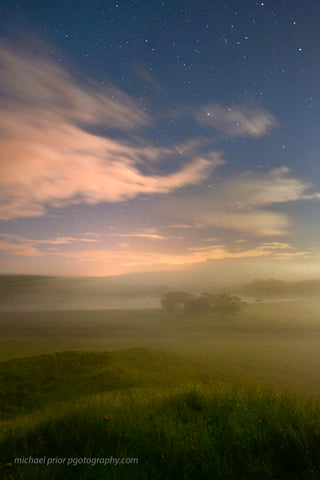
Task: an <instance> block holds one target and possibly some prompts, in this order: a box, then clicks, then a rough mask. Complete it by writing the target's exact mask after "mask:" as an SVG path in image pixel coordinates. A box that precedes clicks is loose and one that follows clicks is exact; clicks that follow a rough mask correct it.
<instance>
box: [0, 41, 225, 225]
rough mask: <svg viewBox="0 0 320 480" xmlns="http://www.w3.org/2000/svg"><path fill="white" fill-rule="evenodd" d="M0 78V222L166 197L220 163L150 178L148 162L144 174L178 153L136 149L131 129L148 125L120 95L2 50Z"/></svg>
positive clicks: (188, 163) (195, 162)
mask: <svg viewBox="0 0 320 480" xmlns="http://www.w3.org/2000/svg"><path fill="white" fill-rule="evenodd" d="M0 74H1V77H0V78H1V80H0V87H1V91H2V101H1V105H0V114H1V116H0V117H1V118H0V128H1V133H0V148H1V155H2V159H1V164H0V205H1V206H0V217H1V218H4V219H8V218H13V217H17V216H22V217H23V216H24V217H25V216H39V215H43V214H44V213H46V211H47V207H49V206H51V207H62V206H66V205H69V204H72V203H86V204H97V203H100V202H119V201H125V200H128V199H131V198H134V197H136V196H137V195H140V194H160V193H162V194H165V193H169V192H171V191H173V190H175V189H178V188H181V187H184V186H186V185H191V184H197V183H200V182H201V181H203V179H204V178H206V177H207V176H208V169H210V168H212V167H216V166H218V165H221V164H222V163H223V160H222V157H221V154H219V153H212V155H211V156H210V157H208V158H204V157H203V156H199V155H197V154H196V153H194V152H193V153H192V155H189V157H188V158H186V159H184V163H182V165H181V166H180V168H178V169H177V170H176V171H174V172H172V173H170V174H166V173H162V174H161V172H159V170H157V171H156V172H152V171H150V169H151V168H152V162H151V164H150V165H151V166H150V165H149V167H150V168H149V172H150V173H149V174H148V175H147V174H145V173H143V172H142V171H141V169H140V166H141V164H143V163H144V162H146V161H149V162H150V160H155V159H162V158H165V159H166V158H167V157H168V155H170V156H172V155H175V154H176V151H175V149H174V148H172V149H168V148H161V147H159V148H155V147H145V146H140V145H141V144H142V142H141V139H140V141H139V137H138V133H137V129H139V127H141V126H143V125H147V124H148V125H149V124H151V123H152V119H151V118H150V117H149V116H148V115H146V114H145V112H143V111H142V110H140V109H139V107H138V106H137V105H136V104H135V103H134V102H133V101H132V100H131V98H130V97H128V96H127V95H126V94H124V93H122V92H120V91H119V90H117V89H115V88H113V87H112V86H108V87H105V88H104V89H102V88H100V87H97V86H96V85H92V84H86V83H85V82H82V83H80V82H79V81H78V80H76V79H75V78H74V77H72V76H71V75H70V74H69V73H68V72H67V71H66V70H65V69H64V68H63V67H62V66H61V65H58V64H55V63H53V61H52V60H51V61H49V60H48V59H44V58H42V57H41V56H35V55H30V54H26V53H25V52H23V53H22V52H21V51H19V52H17V51H15V50H13V49H12V48H8V47H5V46H3V45H2V46H1V47H0ZM96 127H99V128H101V127H112V128H116V129H119V132H120V133H119V136H118V138H116V139H115V138H106V137H105V136H101V135H97V134H93V133H90V132H89V130H88V129H89V128H90V129H91V131H93V130H94V129H95V128H96ZM133 131H135V137H134V138H135V142H133V141H132V142H131V143H130V141H129V140H128V138H130V132H133ZM121 135H122V138H123V136H125V137H126V140H124V139H121ZM137 140H138V141H137Z"/></svg>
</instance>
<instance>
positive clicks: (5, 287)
mask: <svg viewBox="0 0 320 480" xmlns="http://www.w3.org/2000/svg"><path fill="white" fill-rule="evenodd" d="M167 290H168V287H167V286H166V285H142V284H138V285H136V284H135V283H133V282H131V283H125V282H124V281H123V279H121V278H118V277H50V276H41V275H0V306H1V307H2V308H4V309H6V308H9V309H15V308H18V309H19V310H23V309H24V308H25V309H32V308H34V309H36V310H37V309H49V310H50V309H53V308H57V309H59V308H61V309H69V308H71V309H73V308H79V309H82V308H107V306H108V299H109V300H110V299H117V298H118V299H124V298H125V299H126V302H123V307H120V308H145V307H146V306H148V305H149V306H150V305H151V306H155V305H153V304H154V303H156V305H157V306H160V300H159V299H160V297H161V296H162V295H163V293H164V292H166V291H167ZM138 297H140V298H142V299H148V298H157V299H158V301H157V302H151V303H150V302H148V301H147V300H146V301H144V302H143V303H144V304H142V305H141V306H140V305H134V306H130V299H132V300H133V299H136V298H138ZM132 303H133V302H132ZM109 304H112V302H110V301H109ZM114 308H117V307H114Z"/></svg>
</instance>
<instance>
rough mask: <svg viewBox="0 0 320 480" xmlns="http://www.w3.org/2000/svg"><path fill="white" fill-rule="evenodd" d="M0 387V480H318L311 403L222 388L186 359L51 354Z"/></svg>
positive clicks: (20, 365) (317, 427)
mask: <svg viewBox="0 0 320 480" xmlns="http://www.w3.org/2000/svg"><path fill="white" fill-rule="evenodd" d="M0 378H1V383H2V388H1V397H0V410H1V411H2V412H3V418H2V421H1V424H0V432H1V433H0V455H1V463H0V478H2V479H4V478H7V479H13V480H17V479H26V480H31V479H32V480H34V479H41V480H49V479H50V480H54V479H79V480H80V479H95V480H99V479H106V478H111V479H139V480H144V479H145V480H149V479H154V480H156V479H186V480H189V479H193V478H194V479H196V478H197V479H212V478H214V479H215V480H234V479H241V480H242V479H243V480H247V479H252V480H253V479H254V480H256V479H270V478H274V479H279V480H280V479H281V480H285V479H291V480H292V479H297V480H303V479H308V480H309V479H318V478H320V458H319V454H318V452H319V446H320V415H319V413H320V408H319V403H318V401H316V400H312V399H311V398H309V399H307V398H305V397H301V396H297V395H294V394H292V393H277V392H275V391H273V392H272V391H265V390H263V389H261V388H260V389H259V388H258V387H256V388H253V387H250V386H249V384H243V385H238V386H234V385H232V383H229V384H228V383H225V382H222V381H221V378H217V377H215V374H214V373H213V372H212V371H210V370H206V369H205V367H204V365H203V364H200V363H197V362H195V361H194V360H192V359H191V358H189V357H187V356H186V355H176V354H174V353H168V352H164V351H161V350H152V349H145V348H131V349H126V350H120V351H113V352H75V351H74V352H60V353H54V354H47V355H39V356H33V357H27V358H20V359H13V360H10V361H6V362H3V363H1V364H0ZM17 457H19V458H22V457H25V458H24V460H26V462H27V463H25V464H16V463H15V461H14V459H15V458H17ZM29 457H30V458H29ZM111 457H112V458H111ZM31 459H32V462H40V460H42V461H43V463H41V464H40V463H33V464H32V463H30V462H31ZM118 459H127V460H119V463H118V464H117V465H115V463H116V462H117V461H118ZM133 459H134V460H133ZM135 459H138V461H136V460H135ZM122 461H124V462H125V463H123V464H121V462H122ZM11 464H13V465H11Z"/></svg>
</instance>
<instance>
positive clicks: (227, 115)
mask: <svg viewBox="0 0 320 480" xmlns="http://www.w3.org/2000/svg"><path fill="white" fill-rule="evenodd" d="M196 119H197V120H198V122H200V123H202V124H204V125H207V126H209V127H213V128H216V129H218V130H220V131H221V132H223V133H224V134H226V135H229V136H230V137H261V136H262V135H265V134H267V133H268V132H269V130H270V129H271V128H272V127H275V126H277V124H278V122H277V121H276V119H275V118H274V116H273V115H271V114H270V113H268V112H266V111H265V110H263V109H261V108H248V107H242V106H239V105H232V106H229V107H222V106H221V105H218V104H216V103H213V104H209V105H207V106H202V107H201V109H200V110H199V111H198V112H196Z"/></svg>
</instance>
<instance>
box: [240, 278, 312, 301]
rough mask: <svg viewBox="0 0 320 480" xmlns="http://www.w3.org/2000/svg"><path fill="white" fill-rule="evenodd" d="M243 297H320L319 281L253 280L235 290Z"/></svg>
mask: <svg viewBox="0 0 320 480" xmlns="http://www.w3.org/2000/svg"><path fill="white" fill-rule="evenodd" d="M237 291H238V292H239V293H241V294H243V295H248V296H252V297H256V298H266V297H267V298H272V297H292V298H297V297H308V296H317V295H319V296H320V280H318V279H317V280H302V281H295V282H294V281H292V282H290V281H285V280H274V279H269V280H254V281H253V282H251V283H248V284H245V285H243V286H241V287H238V288H237Z"/></svg>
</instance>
